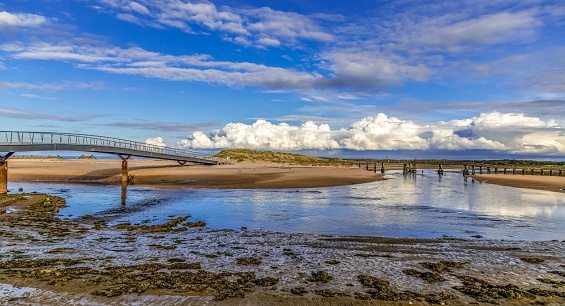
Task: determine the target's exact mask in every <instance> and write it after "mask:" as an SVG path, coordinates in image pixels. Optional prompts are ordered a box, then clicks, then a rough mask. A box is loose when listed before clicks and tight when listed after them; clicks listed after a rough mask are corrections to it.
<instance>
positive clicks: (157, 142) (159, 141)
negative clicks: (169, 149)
mask: <svg viewBox="0 0 565 306" xmlns="http://www.w3.org/2000/svg"><path fill="white" fill-rule="evenodd" d="M145 143H146V144H149V145H154V146H158V147H166V144H165V142H164V141H163V138H162V137H150V138H147V139H145Z"/></svg>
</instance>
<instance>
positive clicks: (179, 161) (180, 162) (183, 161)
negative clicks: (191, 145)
mask: <svg viewBox="0 0 565 306" xmlns="http://www.w3.org/2000/svg"><path fill="white" fill-rule="evenodd" d="M177 162H178V163H179V164H180V166H181V167H182V166H184V165H186V160H177Z"/></svg>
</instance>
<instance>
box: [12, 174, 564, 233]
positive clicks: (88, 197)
mask: <svg viewBox="0 0 565 306" xmlns="http://www.w3.org/2000/svg"><path fill="white" fill-rule="evenodd" d="M386 177H387V178H389V179H388V180H384V181H378V182H372V183H366V184H359V185H351V186H341V187H326V188H311V189H266V190H250V189H243V190H239V189H154V188H143V187H137V186H129V187H128V189H127V204H126V205H125V206H123V205H121V187H120V186H99V185H87V184H73V185H70V184H45V183H21V182H10V189H11V190H12V192H14V191H15V190H18V188H20V187H21V188H24V191H25V192H32V191H37V192H45V193H49V194H53V195H59V196H62V197H64V198H66V199H67V205H68V207H67V208H64V209H62V210H61V211H60V215H61V217H63V218H66V217H68V218H71V219H74V218H77V217H79V216H82V215H85V214H92V215H95V216H103V217H106V218H109V219H110V220H112V221H111V223H117V222H131V223H140V222H142V221H144V220H145V222H149V224H151V223H158V222H164V221H166V220H168V219H169V218H170V217H172V216H179V215H189V214H190V215H192V218H191V219H189V220H192V221H196V220H204V221H205V222H206V223H207V225H208V226H210V227H213V228H229V229H239V228H241V227H246V228H248V229H263V230H268V231H281V232H300V233H316V234H330V235H370V236H387V237H419V238H431V237H442V236H449V237H458V238H469V237H471V236H477V235H480V236H482V237H484V238H490V239H513V240H514V239H519V240H522V239H523V240H553V239H557V240H565V194H562V193H554V192H548V191H538V190H529V189H521V188H511V187H504V186H497V185H491V184H482V183H479V182H472V180H471V179H470V178H469V179H468V181H467V182H465V181H464V180H463V177H462V175H461V174H460V173H451V172H447V173H445V175H444V176H443V177H441V178H439V177H438V175H437V174H436V172H435V171H434V170H432V169H429V170H428V169H426V170H425V171H424V174H421V173H419V174H417V175H408V176H404V175H402V173H401V172H398V171H389V172H387V173H386ZM147 220H149V221H147Z"/></svg>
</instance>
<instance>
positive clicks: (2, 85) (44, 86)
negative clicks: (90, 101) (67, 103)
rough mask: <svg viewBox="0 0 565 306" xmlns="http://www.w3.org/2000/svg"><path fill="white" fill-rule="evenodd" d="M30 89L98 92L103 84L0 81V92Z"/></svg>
mask: <svg viewBox="0 0 565 306" xmlns="http://www.w3.org/2000/svg"><path fill="white" fill-rule="evenodd" d="M19 88H24V89H32V90H40V91H47V92H57V91H61V90H66V89H93V90H100V89H103V88H104V82H101V81H97V82H90V83H83V82H75V81H64V82H61V83H38V84H33V83H25V82H2V81H0V91H1V90H5V89H19Z"/></svg>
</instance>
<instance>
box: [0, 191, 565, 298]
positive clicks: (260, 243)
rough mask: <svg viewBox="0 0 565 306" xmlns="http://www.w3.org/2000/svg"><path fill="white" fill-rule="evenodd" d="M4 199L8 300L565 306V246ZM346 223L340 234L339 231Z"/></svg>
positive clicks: (3, 291)
mask: <svg viewBox="0 0 565 306" xmlns="http://www.w3.org/2000/svg"><path fill="white" fill-rule="evenodd" d="M64 205H65V201H64V199H62V198H59V197H53V196H49V195H45V194H13V195H1V196H0V237H1V240H0V303H3V304H16V305H36V304H43V305H60V304H64V303H66V304H72V305H119V304H122V305H125V304H137V305H154V304H171V305H216V304H219V305H224V304H225V305H272V304H277V305H434V304H435V305H465V304H468V305H492V304H502V305H532V304H535V305H563V304H565V286H563V285H564V284H565V258H564V257H563V254H565V242H563V241H500V240H484V239H480V238H477V239H474V240H458V239H452V238H449V237H442V238H438V239H412V238H382V237H336V236H324V235H313V234H307V233H303V234H299V233H295V234H293V233H278V232H268V231H250V230H247V229H245V228H242V229H241V230H223V229H214V228H209V227H207V226H206V224H205V223H204V222H202V221H199V220H192V219H191V217H190V216H170V220H169V221H168V222H165V223H163V224H156V225H155V224H154V225H147V224H144V222H142V223H140V224H129V223H121V224H110V223H108V222H107V220H104V219H103V218H101V217H98V216H95V215H94V216H92V215H86V216H82V217H80V218H74V219H72V220H71V219H62V218H61V217H59V216H58V214H57V212H58V209H60V208H62V207H64ZM336 226H337V225H336Z"/></svg>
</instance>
